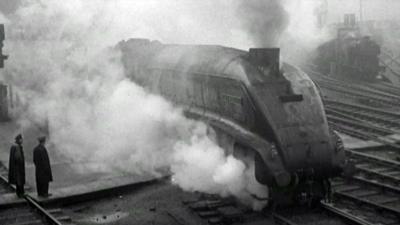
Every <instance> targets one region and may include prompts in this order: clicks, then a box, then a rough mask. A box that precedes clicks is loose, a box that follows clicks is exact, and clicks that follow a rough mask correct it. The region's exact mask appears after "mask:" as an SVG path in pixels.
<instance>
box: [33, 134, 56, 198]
mask: <svg viewBox="0 0 400 225" xmlns="http://www.w3.org/2000/svg"><path fill="white" fill-rule="evenodd" d="M38 141H39V145H38V146H36V147H35V148H34V149H33V163H34V164H35V168H36V171H35V174H36V190H37V194H38V196H41V197H48V196H49V182H51V181H53V175H52V173H51V167H50V160H49V155H48V154H47V149H46V147H45V143H46V137H39V138H38Z"/></svg>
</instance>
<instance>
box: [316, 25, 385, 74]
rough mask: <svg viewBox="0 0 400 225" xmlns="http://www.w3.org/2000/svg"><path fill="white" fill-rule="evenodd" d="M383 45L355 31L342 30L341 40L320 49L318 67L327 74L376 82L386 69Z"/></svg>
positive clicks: (339, 31)
mask: <svg viewBox="0 0 400 225" xmlns="http://www.w3.org/2000/svg"><path fill="white" fill-rule="evenodd" d="M380 53H381V48H380V46H379V45H378V44H377V43H376V42H375V41H374V40H372V39H371V38H370V37H369V36H361V35H360V34H359V32H358V31H357V30H355V28H353V27H350V28H341V29H339V30H338V37H337V38H336V39H333V40H331V41H328V42H326V43H324V44H322V45H320V46H319V47H318V48H317V51H316V55H315V60H314V64H315V65H316V66H317V68H318V70H319V71H320V72H322V73H324V74H330V75H332V76H336V77H338V78H346V79H350V80H358V81H374V80H376V79H377V78H378V75H379V73H380V71H382V70H383V68H382V67H381V66H380V63H379V55H380Z"/></svg>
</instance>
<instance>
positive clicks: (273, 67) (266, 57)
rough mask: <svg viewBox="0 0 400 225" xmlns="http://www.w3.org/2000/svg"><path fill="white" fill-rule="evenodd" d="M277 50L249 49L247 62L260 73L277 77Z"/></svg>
mask: <svg viewBox="0 0 400 225" xmlns="http://www.w3.org/2000/svg"><path fill="white" fill-rule="evenodd" d="M279 53H280V51H279V48H250V49H249V60H250V62H251V63H252V64H253V65H254V66H257V67H258V68H259V69H260V70H261V71H264V72H266V71H269V72H270V73H271V74H275V75H279Z"/></svg>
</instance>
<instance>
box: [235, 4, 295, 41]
mask: <svg viewBox="0 0 400 225" xmlns="http://www.w3.org/2000/svg"><path fill="white" fill-rule="evenodd" d="M237 14H238V16H239V18H240V19H241V22H242V25H243V28H244V30H245V31H246V33H247V34H248V35H250V37H251V39H252V40H253V42H254V44H256V46H257V47H277V46H278V44H279V40H280V37H281V35H282V33H283V32H284V31H285V29H286V27H287V25H288V14H287V13H286V11H285V9H284V7H283V5H282V1H280V0H243V1H240V4H239V7H238V10H237Z"/></svg>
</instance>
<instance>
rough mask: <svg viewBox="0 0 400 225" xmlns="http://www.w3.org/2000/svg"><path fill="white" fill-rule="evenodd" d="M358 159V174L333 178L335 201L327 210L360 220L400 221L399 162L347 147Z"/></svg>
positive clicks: (388, 222) (374, 221)
mask: <svg viewBox="0 0 400 225" xmlns="http://www.w3.org/2000/svg"><path fill="white" fill-rule="evenodd" d="M346 152H347V155H348V156H349V157H350V158H351V159H352V160H353V161H354V162H355V168H356V174H355V175H354V176H352V177H351V178H337V179H334V180H333V182H332V187H333V190H334V192H333V193H334V194H333V197H334V200H333V203H329V204H328V203H323V207H324V208H326V209H327V210H331V211H336V212H337V213H339V214H340V215H342V216H343V217H346V218H351V217H353V218H354V219H355V220H360V221H359V223H358V224H385V225H389V224H390V225H391V224H400V188H399V184H400V163H398V162H396V161H391V160H387V159H385V158H381V157H377V156H373V155H370V154H365V153H362V152H358V151H353V150H346Z"/></svg>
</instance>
